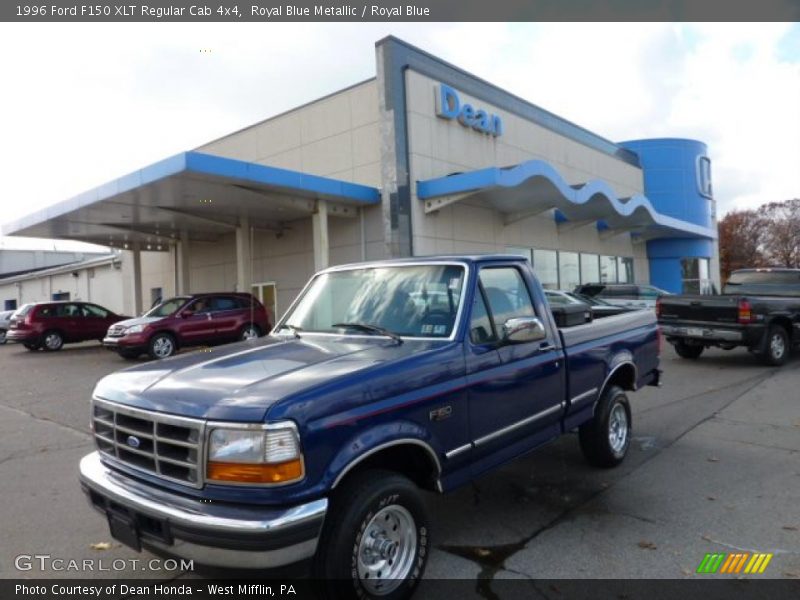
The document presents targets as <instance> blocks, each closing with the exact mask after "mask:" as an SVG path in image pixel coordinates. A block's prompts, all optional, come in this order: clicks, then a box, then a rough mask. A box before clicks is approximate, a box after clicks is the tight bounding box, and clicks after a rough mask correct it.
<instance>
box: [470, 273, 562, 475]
mask: <svg viewBox="0 0 800 600" xmlns="http://www.w3.org/2000/svg"><path fill="white" fill-rule="evenodd" d="M531 316H538V317H539V318H540V319H541V320H542V321H543V322H545V323H547V320H546V319H544V318H543V315H537V314H536V311H535V309H534V304H533V302H532V300H531V294H530V291H529V289H528V285H527V283H526V281H525V279H524V277H523V275H522V273H521V272H520V270H519V269H518V268H517V266H514V265H508V266H487V267H484V268H482V269H481V270H480V272H479V277H478V288H477V289H476V293H475V300H474V303H473V307H472V316H471V323H470V336H469V340H468V341H467V361H466V362H467V371H468V375H467V377H468V382H469V410H470V434H471V437H472V440H473V443H474V444H475V450H474V452H475V454H474V456H475V458H476V459H477V460H478V462H477V463H476V465H475V467H476V471H482V470H485V469H486V468H489V467H491V466H492V465H494V464H496V463H500V462H504V461H505V460H508V459H509V458H511V457H513V456H516V455H517V454H519V453H521V452H524V451H525V450H527V449H530V448H533V447H535V446H538V445H539V444H541V443H543V442H545V441H547V440H548V439H551V438H552V437H555V436H557V435H558V434H559V432H560V425H559V419H560V417H561V412H562V400H563V398H564V387H563V386H564V384H563V374H564V368H565V367H564V361H563V360H562V356H561V351H560V350H558V349H557V348H556V345H555V343H554V340H552V339H545V340H538V341H535V342H524V343H514V344H511V343H507V342H505V341H504V340H503V324H504V323H505V322H506V321H507V320H508V319H511V318H514V317H531ZM550 335H553V333H552V332H551V334H550Z"/></svg>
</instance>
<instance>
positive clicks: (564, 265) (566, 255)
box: [558, 252, 581, 291]
mask: <svg viewBox="0 0 800 600" xmlns="http://www.w3.org/2000/svg"><path fill="white" fill-rule="evenodd" d="M558 283H559V286H560V288H561V289H562V290H567V291H571V290H574V289H575V287H576V286H578V285H580V283H581V271H580V267H579V266H578V253H577V252H559V253H558Z"/></svg>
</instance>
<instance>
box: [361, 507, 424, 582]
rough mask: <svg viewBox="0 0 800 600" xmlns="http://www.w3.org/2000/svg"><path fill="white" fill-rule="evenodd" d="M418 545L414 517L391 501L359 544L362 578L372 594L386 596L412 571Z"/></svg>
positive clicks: (369, 525)
mask: <svg viewBox="0 0 800 600" xmlns="http://www.w3.org/2000/svg"><path fill="white" fill-rule="evenodd" d="M416 548H417V527H416V523H415V522H414V517H412V516H411V513H410V512H408V510H406V509H405V508H404V507H402V506H400V505H397V504H391V505H389V506H386V507H384V508H382V509H381V510H379V511H378V512H377V513H376V514H375V516H374V517H372V519H371V520H370V521H369V523H368V524H367V526H366V527H365V528H364V534H363V535H362V536H361V541H360V542H359V544H358V578H359V580H360V581H361V584H362V585H363V586H364V588H366V589H367V590H368V591H369V592H370V593H372V594H375V595H384V594H388V593H390V592H392V591H393V590H394V589H396V588H397V586H399V585H400V584H401V583H403V581H404V580H405V578H406V577H408V574H409V573H410V571H411V567H412V565H413V563H414V553H415V551H416Z"/></svg>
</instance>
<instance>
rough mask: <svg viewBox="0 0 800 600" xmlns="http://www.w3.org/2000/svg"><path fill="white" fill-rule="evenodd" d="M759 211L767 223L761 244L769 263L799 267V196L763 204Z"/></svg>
mask: <svg viewBox="0 0 800 600" xmlns="http://www.w3.org/2000/svg"><path fill="white" fill-rule="evenodd" d="M759 213H760V214H761V216H762V217H763V219H764V221H765V222H766V223H767V226H766V227H765V228H764V237H763V244H764V250H765V253H766V255H767V258H768V260H769V262H770V264H772V265H774V266H780V267H792V268H800V198H795V199H794V200H786V201H784V202H771V203H769V204H765V205H764V206H762V207H761V208H760V209H759Z"/></svg>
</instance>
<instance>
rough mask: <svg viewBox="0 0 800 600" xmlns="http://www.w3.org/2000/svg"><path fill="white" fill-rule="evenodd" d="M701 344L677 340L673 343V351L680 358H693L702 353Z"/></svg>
mask: <svg viewBox="0 0 800 600" xmlns="http://www.w3.org/2000/svg"><path fill="white" fill-rule="evenodd" d="M703 350H705V348H703V346H694V345H691V344H687V343H686V342H678V343H677V344H675V352H676V353H677V354H678V356H680V357H681V358H688V359H690V360H695V359H697V358H700V355H701V354H702V353H703Z"/></svg>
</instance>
